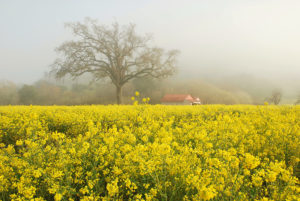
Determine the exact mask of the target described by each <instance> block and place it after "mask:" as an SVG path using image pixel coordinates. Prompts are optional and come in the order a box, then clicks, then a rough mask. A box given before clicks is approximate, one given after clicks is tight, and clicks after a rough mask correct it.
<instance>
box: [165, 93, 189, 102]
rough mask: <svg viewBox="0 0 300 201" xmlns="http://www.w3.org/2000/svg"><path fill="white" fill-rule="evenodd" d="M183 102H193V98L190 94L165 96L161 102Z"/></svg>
mask: <svg viewBox="0 0 300 201" xmlns="http://www.w3.org/2000/svg"><path fill="white" fill-rule="evenodd" d="M185 100H187V101H190V102H193V101H194V98H193V97H192V96H191V95H190V94H166V95H165V96H164V97H163V98H162V99H161V102H184V101H185Z"/></svg>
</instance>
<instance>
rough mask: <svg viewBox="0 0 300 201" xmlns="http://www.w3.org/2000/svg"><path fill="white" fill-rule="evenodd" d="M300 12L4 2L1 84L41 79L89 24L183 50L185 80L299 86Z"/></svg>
mask: <svg viewBox="0 0 300 201" xmlns="http://www.w3.org/2000/svg"><path fill="white" fill-rule="evenodd" d="M299 11H300V1H299V0H198V1H196V0H194V1H192V0H185V1H182V0H151V1H150V0H127V1H124V0H111V1H108V0H107V1H104V0H102V1H99V0H94V1H92V0H85V1H83V0H72V1H71V0H51V1H50V0H48V1H46V0H19V1H17V0H0V80H12V81H14V82H16V83H33V82H35V81H37V80H38V79H40V78H42V77H43V75H44V72H47V71H49V70H50V69H49V65H50V64H51V63H52V62H53V61H54V60H55V58H56V54H55V52H54V48H55V47H57V46H59V45H60V44H61V43H62V42H64V41H66V40H70V39H71V37H72V36H71V34H70V32H69V30H67V29H65V28H64V23H65V22H74V21H82V20H83V19H84V18H85V17H91V18H93V19H98V20H99V22H101V23H104V24H110V23H112V22H113V21H118V22H119V23H120V24H127V23H135V24H136V25H137V31H138V33H141V34H144V33H152V34H153V36H154V40H155V41H154V44H155V45H157V46H160V47H163V48H166V49H178V50H180V51H181V54H180V57H179V73H182V74H183V75H193V76H194V77H197V76H199V77H203V76H204V77H205V76H206V75H211V74H216V76H220V75H226V74H228V75H229V74H238V73H249V74H254V75H258V76H262V77H267V78H274V79H275V78H276V79H277V78H278V79H281V80H283V79H285V80H296V79H297V77H300V12H299ZM286 78H288V79H286Z"/></svg>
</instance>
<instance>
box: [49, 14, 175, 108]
mask: <svg viewBox="0 0 300 201" xmlns="http://www.w3.org/2000/svg"><path fill="white" fill-rule="evenodd" d="M66 26H67V27H68V28H71V30H72V32H73V34H74V35H75V36H76V37H77V39H78V40H76V41H68V42H65V43H63V44H62V45H61V46H59V47H58V48H57V49H56V51H57V52H58V53H60V55H61V56H60V57H59V58H58V59H56V61H55V62H54V64H53V65H52V72H53V73H54V74H55V76H56V78H62V77H64V76H66V75H67V74H69V75H71V77H73V78H75V77H78V76H80V75H82V74H84V73H91V74H92V75H93V77H94V79H95V80H98V79H103V78H109V79H110V80H111V81H112V83H113V84H114V85H115V87H116V96H117V103H118V104H121V103H122V88H123V86H124V85H125V84H126V83H128V82H129V81H130V80H132V79H134V78H142V77H146V76H148V77H149V76H151V77H154V78H164V77H167V76H170V75H172V74H173V73H174V72H175V65H176V57H177V55H178V51H177V50H171V51H168V52H165V51H164V50H163V49H162V48H157V47H150V46H149V42H150V40H151V37H150V36H149V35H145V36H139V35H137V34H136V32H135V25H133V24H129V25H127V26H122V27H120V26H119V24H118V23H113V24H112V25H111V26H104V25H100V24H99V23H98V22H97V21H96V20H91V19H89V18H86V19H85V21H84V23H80V22H77V23H68V24H66Z"/></svg>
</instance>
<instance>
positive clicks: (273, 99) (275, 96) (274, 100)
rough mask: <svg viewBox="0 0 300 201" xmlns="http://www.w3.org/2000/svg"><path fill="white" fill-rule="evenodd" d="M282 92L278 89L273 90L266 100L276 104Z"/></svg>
mask: <svg viewBox="0 0 300 201" xmlns="http://www.w3.org/2000/svg"><path fill="white" fill-rule="evenodd" d="M281 97H282V92H281V91H280V90H278V89H277V90H274V91H273V92H272V94H271V96H270V97H269V98H267V101H269V102H270V103H274V104H275V105H278V104H279V103H280V101H281Z"/></svg>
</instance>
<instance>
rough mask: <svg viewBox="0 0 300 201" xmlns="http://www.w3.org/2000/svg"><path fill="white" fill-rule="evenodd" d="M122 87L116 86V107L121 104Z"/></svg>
mask: <svg viewBox="0 0 300 201" xmlns="http://www.w3.org/2000/svg"><path fill="white" fill-rule="evenodd" d="M122 87H123V86H116V88H117V91H116V92H117V103H118V105H120V104H122Z"/></svg>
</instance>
